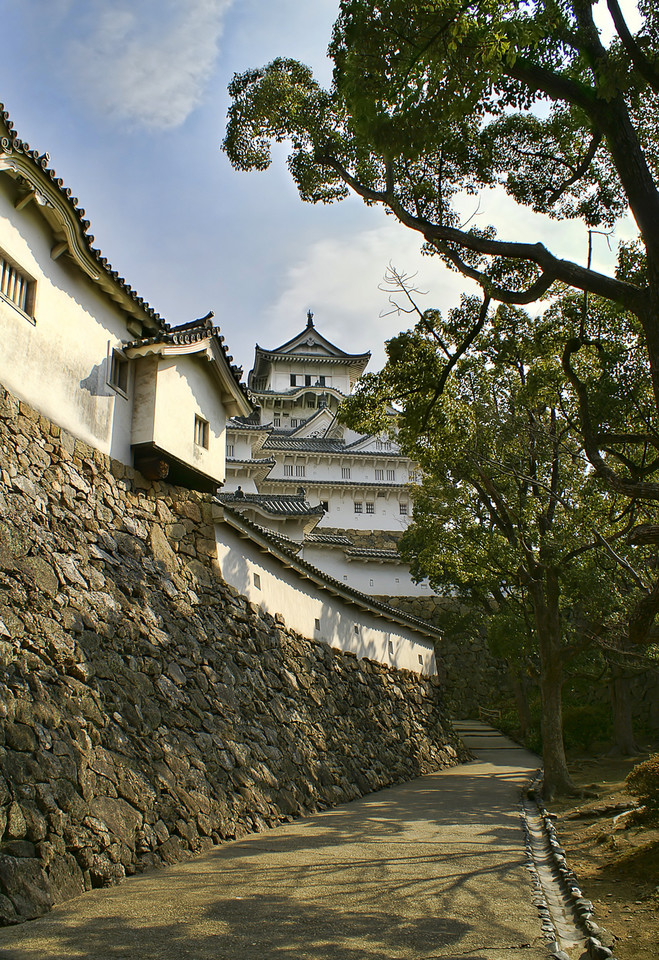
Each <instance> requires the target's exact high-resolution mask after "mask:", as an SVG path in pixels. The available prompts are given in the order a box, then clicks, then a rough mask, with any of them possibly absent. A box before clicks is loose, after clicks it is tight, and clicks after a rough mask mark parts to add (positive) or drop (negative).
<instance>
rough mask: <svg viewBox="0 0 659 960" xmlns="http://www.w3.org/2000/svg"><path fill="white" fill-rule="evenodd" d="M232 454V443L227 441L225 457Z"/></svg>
mask: <svg viewBox="0 0 659 960" xmlns="http://www.w3.org/2000/svg"><path fill="white" fill-rule="evenodd" d="M232 456H233V444H232V443H227V457H232Z"/></svg>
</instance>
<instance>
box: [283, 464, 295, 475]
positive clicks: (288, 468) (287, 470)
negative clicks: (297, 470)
mask: <svg viewBox="0 0 659 960" xmlns="http://www.w3.org/2000/svg"><path fill="white" fill-rule="evenodd" d="M284 476H285V477H292V476H293V464H292V463H285V464H284Z"/></svg>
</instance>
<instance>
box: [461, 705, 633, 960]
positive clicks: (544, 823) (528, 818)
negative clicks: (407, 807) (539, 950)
mask: <svg viewBox="0 0 659 960" xmlns="http://www.w3.org/2000/svg"><path fill="white" fill-rule="evenodd" d="M455 727H456V730H457V731H458V732H459V733H460V736H461V738H462V740H463V742H464V743H465V745H466V746H467V747H468V748H469V749H473V750H476V751H478V748H479V746H480V747H481V749H482V746H483V743H484V742H485V743H487V742H488V741H489V743H490V746H491V745H493V744H495V743H497V742H499V743H500V744H502V743H503V741H504V738H503V737H502V735H501V734H500V733H499V732H498V731H497V730H495V729H494V728H492V727H489V726H488V725H487V724H484V723H482V722H480V721H469V720H467V721H458V722H456V723H455ZM520 817H521V820H522V825H523V830H524V835H525V838H526V851H527V855H528V869H529V872H530V873H531V877H532V883H533V888H534V898H533V902H534V904H535V906H536V907H537V909H538V914H539V917H540V920H541V926H542V930H543V931H544V934H545V938H546V941H547V948H548V950H549V952H550V954H552V956H554V957H555V958H556V960H570V954H571V952H572V951H573V950H575V949H578V951H579V957H580V958H581V957H583V956H585V955H587V956H588V957H590V958H591V960H615V957H614V956H613V952H612V951H611V950H610V949H609V948H608V947H606V946H604V944H603V943H602V942H601V940H600V939H599V938H598V935H599V936H602V935H603V934H604V933H605V931H604V930H602V929H601V928H600V927H599V926H598V925H597V923H595V921H594V920H593V904H592V902H591V901H590V900H587V899H586V898H585V897H584V896H583V895H582V892H581V889H580V888H579V885H578V880H577V877H576V875H575V874H574V872H573V871H572V870H571V869H570V868H569V866H568V864H567V860H566V856H565V850H564V849H563V847H562V846H561V844H560V842H559V840H558V837H557V834H556V828H555V826H554V823H553V821H552V819H551V817H550V815H549V813H548V812H547V810H546V808H545V807H544V804H543V802H542V770H541V769H540V770H538V771H537V772H536V774H535V775H534V776H533V777H532V779H531V780H530V782H529V783H528V784H527V785H526V786H525V788H524V789H523V790H522V794H521V800H520ZM584 951H585V953H584Z"/></svg>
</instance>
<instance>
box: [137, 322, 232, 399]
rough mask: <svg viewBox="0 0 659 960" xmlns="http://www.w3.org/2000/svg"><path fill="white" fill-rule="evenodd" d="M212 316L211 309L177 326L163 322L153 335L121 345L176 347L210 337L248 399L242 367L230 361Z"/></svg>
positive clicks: (229, 355) (222, 338)
mask: <svg viewBox="0 0 659 960" xmlns="http://www.w3.org/2000/svg"><path fill="white" fill-rule="evenodd" d="M214 316H215V314H214V313H213V311H212V310H211V311H210V313H208V314H207V315H206V316H205V317H201V318H200V319H199V320H191V321H189V322H188V323H184V324H181V326H178V327H171V326H170V325H169V324H165V327H164V329H163V330H160V331H158V333H156V334H154V336H152V337H142V338H141V339H139V340H131V341H130V342H129V343H124V345H123V346H124V348H125V349H126V350H130V349H131V348H132V347H148V346H151V345H152V344H157V343H162V344H166V345H168V346H174V347H178V346H187V345H189V344H193V343H200V342H201V341H202V340H206V339H207V338H209V337H212V338H213V339H214V340H215V341H216V343H217V345H218V346H219V348H220V350H221V351H222V354H223V355H224V358H225V360H226V362H227V366H228V367H229V369H230V371H231V373H232V375H233V379H234V380H235V382H236V385H237V386H238V387H239V388H240V390H241V392H242V394H243V395H244V397H245V399H246V400H249V396H248V393H247V387H246V386H245V384H244V383H243V382H242V376H243V368H242V367H238V366H236V365H235V364H233V363H232V362H231V361H232V360H233V357H232V356H231V354H230V353H229V352H228V350H227V348H226V345H225V343H224V337H223V336H222V334H221V333H220V328H219V327H216V326H213V323H212V320H213V317H214Z"/></svg>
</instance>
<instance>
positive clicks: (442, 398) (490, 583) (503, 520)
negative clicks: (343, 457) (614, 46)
mask: <svg viewBox="0 0 659 960" xmlns="http://www.w3.org/2000/svg"><path fill="white" fill-rule="evenodd" d="M569 305H570V298H567V303H566V306H567V307H569ZM573 323H576V325H577V327H578V325H579V323H580V318H579V316H578V315H577V316H576V317H571V316H570V313H569V310H566V311H565V312H564V315H561V316H560V317H559V316H555V315H552V316H551V317H546V318H544V319H543V320H538V319H534V320H532V319H531V318H530V317H528V315H527V314H526V313H525V312H524V311H522V310H521V309H519V308H515V307H510V306H507V305H505V306H504V305H502V306H499V308H498V309H497V310H496V311H494V312H493V311H488V309H487V304H485V305H484V304H482V303H481V302H480V301H479V300H478V299H477V298H465V299H464V300H463V303H462V305H461V307H460V308H458V309H454V310H452V311H451V312H450V314H449V316H448V317H447V318H446V319H444V318H442V316H441V315H440V314H439V313H437V312H436V311H427V312H425V313H424V314H423V315H422V316H421V319H420V320H419V322H418V324H417V325H416V327H415V328H414V329H413V330H408V331H406V332H404V333H401V334H400V335H399V336H397V337H395V338H393V339H392V340H390V341H389V342H388V343H387V355H388V360H387V363H386V365H385V367H384V368H383V370H382V371H380V372H379V373H377V374H370V375H367V376H366V377H364V378H362V380H361V381H360V384H359V385H358V389H357V391H356V393H355V394H354V395H353V396H351V397H349V398H347V399H346V401H344V404H343V406H342V416H343V418H344V419H345V420H346V421H347V422H348V424H349V425H350V426H351V427H353V428H354V429H358V430H364V429H367V430H381V429H385V428H386V427H387V426H388V427H389V429H393V428H394V426H395V429H396V437H397V440H398V442H399V443H400V445H401V448H402V449H403V451H404V452H405V453H406V454H407V455H408V456H410V457H412V458H413V459H414V460H416V461H417V462H418V463H419V464H420V466H421V468H422V473H423V482H422V484H421V486H420V488H418V489H417V490H416V492H415V495H414V520H413V523H412V525H411V527H409V528H408V530H407V531H406V533H405V535H404V537H403V540H402V544H401V553H402V555H403V557H404V558H405V559H407V560H409V561H410V562H411V570H412V573H413V575H415V576H417V577H419V578H427V579H428V580H429V582H430V584H431V585H432V586H433V587H435V589H437V590H438V592H439V593H440V594H441V595H449V596H453V597H455V598H456V599H459V598H461V597H464V598H468V599H474V598H475V599H477V600H479V601H480V602H481V603H482V604H483V605H484V606H489V609H490V611H491V612H492V613H493V614H494V616H493V618H492V627H493V629H496V627H497V622H496V621H497V620H501V621H505V623H503V629H504V630H505V633H506V635H507V637H508V640H510V639H511V636H512V634H513V633H515V632H517V633H518V634H519V636H518V640H520V639H521V638H523V636H524V634H526V635H527V642H528V635H529V634H530V635H532V640H531V643H532V647H533V649H535V650H536V652H537V655H538V657H539V665H540V667H539V679H540V688H541V696H542V706H543V713H542V723H543V743H544V765H545V779H546V789H547V791H548V792H549V793H552V792H553V791H565V790H569V789H570V782H569V776H568V773H567V766H566V763H565V756H564V753H563V747H562V739H561V687H562V683H563V679H564V676H565V670H566V667H567V665H568V664H570V662H571V661H574V659H575V658H576V657H578V656H579V655H580V654H581V653H582V652H583V650H584V649H586V648H587V647H588V646H589V645H591V644H593V643H601V644H603V645H604V646H605V647H606V646H608V647H615V648H617V647H618V646H619V644H618V640H619V639H620V636H619V633H620V630H619V626H620V621H621V620H624V616H625V614H627V615H628V614H629V611H630V609H631V608H632V607H633V606H634V604H635V603H637V602H638V600H639V595H640V596H641V597H645V595H646V593H645V589H643V590H641V591H640V592H639V585H640V583H641V581H642V578H641V575H640V574H639V573H638V572H637V571H635V570H634V568H633V567H632V563H634V562H636V561H637V560H638V559H639V558H638V557H634V551H635V548H634V547H632V546H631V545H630V543H629V537H628V534H629V533H630V531H632V530H634V529H636V528H637V527H638V525H639V522H640V521H642V520H643V519H644V518H645V509H646V508H645V507H644V506H643V505H642V504H632V505H630V504H629V501H628V499H627V498H626V497H624V496H622V497H621V496H619V495H616V494H615V493H613V492H611V491H609V490H607V489H606V488H605V487H603V486H602V484H601V482H600V481H599V478H598V477H597V476H596V475H595V473H594V471H593V470H592V468H591V467H590V465H589V463H588V461H587V460H586V458H585V457H584V454H583V447H582V442H581V436H580V433H579V431H578V430H576V429H575V427H574V419H575V417H574V398H573V397H572V394H571V393H570V391H569V385H566V381H565V378H564V376H563V371H562V368H561V342H562V340H563V339H564V338H565V337H566V336H568V335H569V333H570V328H571V326H572V324H573ZM475 329H477V332H476V333H475V334H474V335H473V336H472V337H471V342H470V343H469V344H468V345H466V346H465V347H464V349H462V351H461V352H460V356H459V358H458V359H457V360H456V361H455V363H454V364H452V365H450V366H449V364H448V362H447V354H449V355H450V354H451V351H452V350H454V349H455V348H454V347H452V344H454V343H456V342H459V343H463V342H464V335H465V332H469V333H471V332H472V331H474V330H475ZM612 346H615V344H613V345H612ZM583 360H585V358H583ZM447 370H448V371H449V374H448V376H446V373H447ZM582 376H584V378H585V377H586V376H587V372H586V371H582ZM442 379H445V383H444V385H443V388H442V389H441V393H439V394H438V385H439V384H440V382H441V381H442ZM392 406H393V408H394V409H396V410H397V411H398V412H397V414H396V415H395V417H394V418H393V419H392V416H391V410H392ZM608 416H609V419H610V420H611V421H614V420H615V418H616V416H617V410H616V409H615V404H614V407H613V409H612V410H610V411H609V413H608ZM642 552H643V551H641V553H642ZM637 553H638V551H637ZM630 561H631V562H630ZM634 577H635V580H634ZM625 578H626V580H627V582H625ZM613 583H615V584H616V586H617V588H618V589H617V590H613V591H612V589H611V587H612V584H613ZM527 611H528V615H529V623H528V624H520V623H519V620H520V617H521V618H524V617H525V616H526V615H527ZM515 623H517V627H516V630H513V629H512V625H514V624H515ZM501 625H502V624H499V626H501ZM518 645H519V644H518ZM522 646H523V645H522ZM523 652H525V653H527V654H528V648H527V649H526V650H525V651H523Z"/></svg>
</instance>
